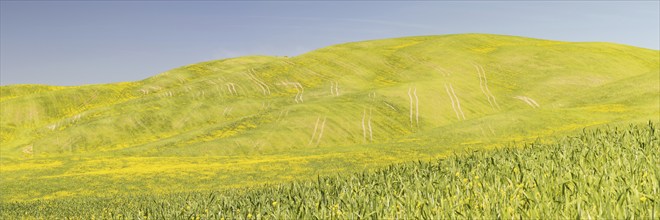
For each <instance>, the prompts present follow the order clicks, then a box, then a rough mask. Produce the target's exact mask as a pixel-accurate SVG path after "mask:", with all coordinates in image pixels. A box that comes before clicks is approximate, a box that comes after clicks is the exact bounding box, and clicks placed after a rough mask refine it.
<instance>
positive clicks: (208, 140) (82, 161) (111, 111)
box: [0, 34, 660, 200]
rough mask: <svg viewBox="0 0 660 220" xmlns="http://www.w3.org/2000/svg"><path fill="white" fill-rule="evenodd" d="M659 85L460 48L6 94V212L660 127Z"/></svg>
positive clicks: (391, 48) (517, 53)
mask: <svg viewBox="0 0 660 220" xmlns="http://www.w3.org/2000/svg"><path fill="white" fill-rule="evenodd" d="M659 78H660V55H659V52H658V51H657V50H648V49H642V48H635V47H630V46H625V45H617V44H610V43H570V42H559V41H548V40H539V39H530V38H523V37H512V36H500V35H485V34H462V35H443V36H423V37H408V38H398V39H386V40H375V41H365V42H356V43H347V44H341V45H335V46H330V47H326V48H323V49H319V50H315V51H312V52H309V53H307V54H303V55H300V56H296V57H291V58H288V57H264V56H253V57H240V58H234V59H227V60H219V61H210V62H204V63H199V64H193V65H189V66H184V67H181V68H177V69H174V70H171V71H168V72H166V73H163V74H160V75H157V76H154V77H151V78H148V79H145V80H142V81H138V82H130V83H119V84H105V85H88V86H76V87H52V86H37V85H16V86H3V87H0V92H1V93H0V98H1V99H0V104H1V112H0V116H1V117H2V121H1V122H0V128H1V130H0V143H1V145H2V147H1V149H0V153H1V154H2V155H0V158H1V159H2V161H1V163H2V165H3V166H2V170H1V171H2V180H3V184H2V186H1V187H2V190H9V191H13V193H10V194H9V195H8V196H3V199H10V200H21V199H28V198H40V197H44V198H48V197H60V196H69V195H92V194H94V193H95V191H94V190H91V189H94V188H97V189H98V188H101V189H106V190H107V192H109V193H112V192H122V191H130V190H131V189H138V188H144V187H145V186H148V187H147V188H149V189H148V190H152V191H154V192H159V191H181V190H192V189H191V186H192V188H202V189H204V188H217V187H231V186H243V185H246V184H248V185H249V184H260V183H264V182H277V181H284V180H290V179H297V178H305V177H308V176H309V177H311V176H315V175H316V174H322V173H329V172H337V171H344V170H351V169H354V168H357V169H364V168H372V167H377V166H382V165H386V164H390V163H392V162H398V161H406V160H414V159H422V158H433V157H438V156H442V155H445V154H448V153H451V152H454V151H455V150H457V149H464V148H466V147H469V148H489V147H491V146H495V145H496V144H498V143H505V142H511V141H523V140H529V139H534V138H537V137H541V136H550V135H556V134H563V133H567V132H571V131H574V130H577V129H582V128H584V127H588V126H592V125H603V124H611V123H628V122H639V121H647V120H649V119H650V120H658V119H659V118H658V117H659V115H658V105H659V103H660V98H659V96H658V94H659V92H660V88H659V86H660V79H659ZM182 174H183V175H182ZM155 175H158V176H155ZM19 179H23V180H26V179H29V180H37V179H38V180H39V183H38V184H37V183H34V184H26V183H25V182H21V181H18V180H19ZM212 180H213V181H212ZM72 182H76V183H79V184H80V187H78V188H75V189H72V188H71V187H70V184H71V183H72ZM117 183H121V184H117ZM148 190H147V191H148Z"/></svg>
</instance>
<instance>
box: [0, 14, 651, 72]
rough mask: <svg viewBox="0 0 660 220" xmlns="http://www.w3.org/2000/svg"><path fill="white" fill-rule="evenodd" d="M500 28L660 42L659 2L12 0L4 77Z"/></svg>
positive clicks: (287, 52)
mask: <svg viewBox="0 0 660 220" xmlns="http://www.w3.org/2000/svg"><path fill="white" fill-rule="evenodd" d="M455 33H493V34H506V35H519V36H527V37H535V38H544V39H553V40H564V41H605V42H616V43H622V44H629V45H633V46H638V47H645V48H651V49H656V50H657V49H658V48H660V3H659V2H658V1H634V2H631V1H620V2H614V1H603V2H598V1H582V2H566V1H545V2H533V1H528V2H524V1H469V2H459V1H443V2H429V1H422V2H408V1H406V2H394V1H388V2H378V1H363V2H333V1H329V2H319V1H315V2H296V1H288V2H284V1H282V2H263V1H261V2H239V1H236V2H230V1H229V2H228V1H196V2H184V1H142V2H129V1H119V2H118V1H104V2H99V1H93V2H82V1H55V2H49V1H30V2H19V1H2V2H0V73H1V74H0V84H2V85H10V84H51V85H81V84H95V83H111V82H120V81H134V80H140V79H144V78H147V77H149V76H152V75H155V74H158V73H161V72H163V71H166V70H169V69H172V68H175V67H178V66H182V65H187V64H191V63H196V62H200V61H206V60H213V59H221V58H228V57H236V56H243V55H254V54H261V55H278V56H295V55H299V54H302V53H305V52H308V51H310V50H314V49H317V48H321V47H325V46H330V45H333V44H337V43H344V42H351V41H362V40H370V39H381V38H392V37H402V36H415V35H441V34H455Z"/></svg>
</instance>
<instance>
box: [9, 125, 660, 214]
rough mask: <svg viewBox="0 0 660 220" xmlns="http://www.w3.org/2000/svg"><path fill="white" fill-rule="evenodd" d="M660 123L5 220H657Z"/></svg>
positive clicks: (19, 207) (16, 209)
mask: <svg viewBox="0 0 660 220" xmlns="http://www.w3.org/2000/svg"><path fill="white" fill-rule="evenodd" d="M659 132H660V130H659V129H658V128H657V127H656V124H654V123H651V122H649V123H648V124H646V125H631V126H629V127H626V128H623V129H621V128H618V127H611V128H603V129H591V130H584V131H583V132H582V133H580V134H579V135H574V136H567V137H564V138H561V139H557V140H554V141H553V143H551V144H547V143H545V144H544V143H541V142H538V141H537V142H534V143H530V144H525V145H524V146H509V147H504V148H500V149H497V150H490V151H483V150H480V151H471V152H466V153H461V154H456V155H453V156H449V157H447V158H444V159H440V160H436V161H429V162H422V161H418V162H412V163H402V164H396V165H390V166H387V167H386V168H383V169H379V170H375V171H369V172H360V173H354V174H350V175H334V176H332V175H330V176H319V177H318V178H316V180H313V181H311V180H308V181H294V182H291V183H286V184H277V185H265V186H260V187H245V188H240V189H237V190H231V191H216V192H208V191H200V192H191V193H175V194H169V195H141V196H140V195H132V196H130V195H119V196H115V197H82V198H71V199H53V200H36V201H30V202H4V203H2V204H1V206H0V207H1V208H2V216H1V217H3V219H15V218H24V217H27V218H45V219H54V218H71V219H93V218H103V219H317V218H322V219H364V218H369V219H384V218H387V219H397V218H400V219H431V218H433V219H440V218H441V219H445V218H477V219H511V218H516V219H517V218H553V219H557V218H559V219H568V218H577V219H602V218H605V219H632V218H641V219H657V218H658V217H659V216H660V196H659V195H660V193H659V191H660V133H659Z"/></svg>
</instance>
